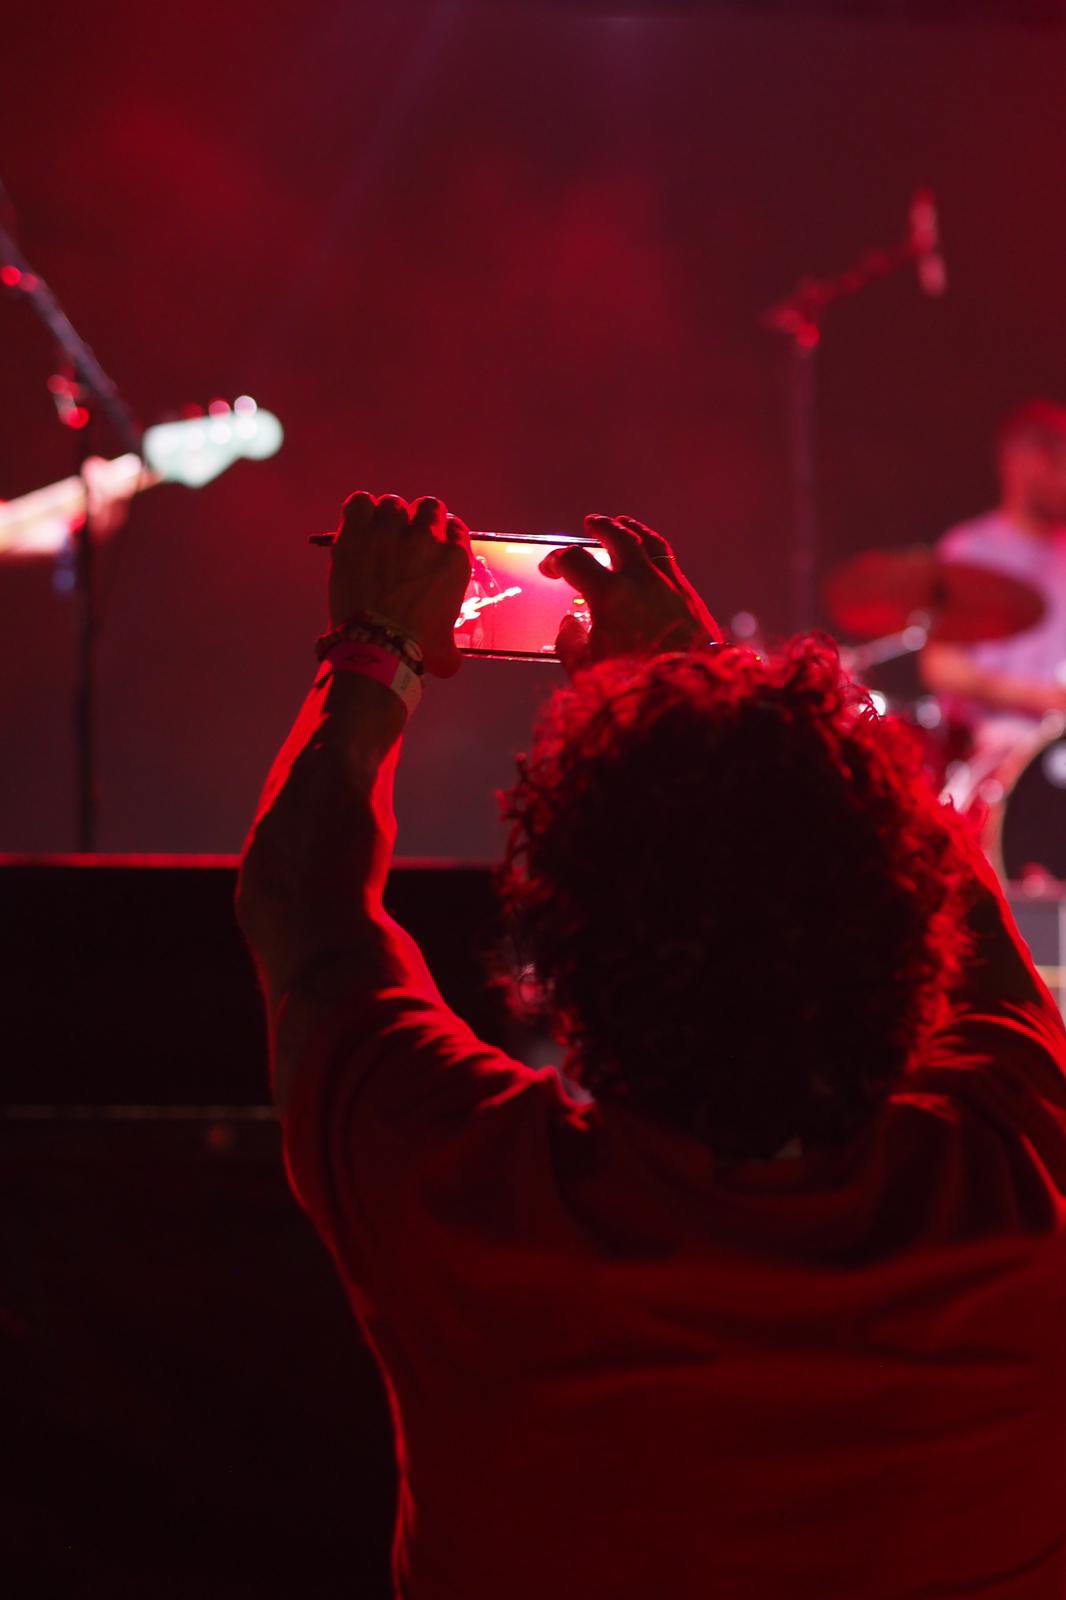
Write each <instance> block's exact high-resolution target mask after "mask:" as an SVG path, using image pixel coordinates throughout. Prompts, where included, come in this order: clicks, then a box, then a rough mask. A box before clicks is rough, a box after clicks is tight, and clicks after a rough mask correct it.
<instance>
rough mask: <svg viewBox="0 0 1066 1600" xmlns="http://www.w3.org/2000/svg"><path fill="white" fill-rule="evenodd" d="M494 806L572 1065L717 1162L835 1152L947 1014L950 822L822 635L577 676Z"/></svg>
mask: <svg viewBox="0 0 1066 1600" xmlns="http://www.w3.org/2000/svg"><path fill="white" fill-rule="evenodd" d="M501 805H502V810H503V815H504V818H505V819H506V820H509V821H510V823H511V830H510V836H509V841H508V847H507V851H506V856H505V860H504V865H503V867H502V868H501V870H500V877H499V887H500V892H501V897H502V901H503V906H504V912H505V916H506V920H507V923H508V926H509V929H510V933H511V937H512V940H513V944H514V948H515V952H516V954H517V957H518V959H519V961H520V962H524V963H527V964H528V967H529V968H531V969H532V972H533V974H534V975H535V979H536V983H537V985H538V987H539V989H540V992H541V994H542V997H543V1004H544V1011H545V1014H546V1015H548V1016H550V1017H551V1018H552V1021H553V1026H554V1029H555V1032H556V1035H557V1037H558V1038H559V1040H560V1041H561V1042H562V1044H563V1045H564V1046H565V1047H566V1049H567V1061H566V1068H567V1070H568V1071H569V1072H570V1073H571V1074H572V1075H573V1076H574V1077H575V1078H576V1079H577V1080H578V1081H579V1082H580V1083H582V1084H583V1085H584V1086H585V1087H586V1088H587V1089H588V1090H589V1091H590V1092H591V1093H592V1094H593V1095H595V1096H597V1097H598V1096H600V1095H610V1096H615V1097H620V1098H622V1099H625V1100H626V1101H628V1102H630V1103H631V1104H632V1105H633V1106H634V1108H636V1109H639V1110H640V1111H642V1112H643V1113H645V1114H647V1115H649V1116H652V1117H654V1118H656V1119H658V1120H662V1121H665V1122H668V1123H672V1124H674V1125H677V1126H680V1127H683V1128H685V1129H686V1130H688V1131H689V1132H691V1133H694V1134H695V1135H696V1136H697V1137H700V1138H702V1139H703V1140H704V1141H705V1142H706V1143H707V1144H708V1145H709V1146H710V1148H711V1149H712V1151H713V1152H714V1153H715V1154H716V1156H718V1157H719V1158H720V1159H723V1160H741V1159H745V1158H765V1157H769V1156H771V1155H773V1154H774V1153H775V1152H776V1151H777V1150H778V1149H780V1148H781V1146H782V1145H783V1144H785V1143H787V1142H788V1141H789V1140H790V1139H792V1138H795V1137H798V1138H800V1139H802V1141H803V1142H804V1145H805V1147H812V1148H817V1147H824V1146H832V1145H839V1144H842V1143H844V1142H846V1141H847V1140H848V1139H850V1138H851V1137H852V1136H853V1135H854V1134H855V1133H857V1132H858V1131H859V1130H860V1129H861V1128H862V1127H863V1126H864V1125H865V1124H866V1123H867V1122H868V1121H869V1119H870V1118H871V1116H872V1114H873V1112H874V1111H875V1109H876V1107H877V1106H878V1104H879V1103H880V1102H881V1101H882V1100H883V1099H884V1097H885V1096H886V1095H887V1094H888V1093H889V1092H890V1091H891V1089H892V1088H893V1086H894V1085H895V1084H896V1083H897V1081H898V1080H899V1078H900V1077H901V1075H902V1074H903V1072H904V1071H905V1070H906V1067H907V1064H908V1062H909V1061H911V1060H912V1059H913V1058H914V1057H915V1055H916V1054H917V1053H919V1052H920V1051H921V1049H922V1046H923V1044H924V1042H925V1041H926V1039H927V1038H928V1036H929V1034H930V1032H931V1031H932V1030H933V1029H934V1028H935V1026H936V1025H937V1023H938V1021H939V1020H941V1019H942V1015H943V1010H944V1007H945V1004H946V996H947V994H948V992H949V990H950V987H951V985H952V983H953V982H954V981H955V980H956V979H957V977H958V974H959V971H960V967H961V963H962V961H963V959H964V957H965V953H966V948H967V943H966V941H967V935H966V933H965V931H964V929H965V917H964V910H965V905H964V894H965V885H966V884H967V882H968V881H969V875H968V873H967V870H966V866H965V859H966V858H965V854H964V852H963V851H962V850H961V849H960V846H959V841H958V832H957V830H958V828H959V826H960V825H959V823H958V821H957V820H956V819H955V817H954V815H953V813H951V812H949V811H946V810H945V809H944V808H942V807H941V806H940V805H939V804H938V803H937V801H936V798H935V796H934V795H933V792H932V790H931V788H930V786H929V784H928V782H927V780H926V779H925V777H924V776H923V773H922V771H921V764H920V757H919V752H918V750H917V747H916V744H915V742H914V740H913V738H912V736H911V735H910V733H909V731H908V730H907V729H906V728H904V727H903V726H902V725H900V724H898V723H895V722H893V721H891V720H882V719H881V718H879V717H878V715H877V713H876V712H875V710H874V709H873V707H872V705H871V703H870V700H869V697H868V696H867V695H866V693H865V691H863V690H862V689H860V688H859V687H858V686H856V685H854V684H853V683H851V682H850V681H849V679H848V678H847V676H846V675H845V674H844V673H843V671H842V669H841V666H840V661H839V658H838V655H837V652H836V648H835V646H834V645H833V643H832V641H831V640H828V639H825V638H822V637H820V636H811V637H807V638H800V639H796V640H794V641H793V642H792V643H791V644H790V645H788V646H787V647H786V648H785V649H784V650H783V651H782V652H781V653H780V654H778V655H776V656H775V657H773V658H772V659H762V658H760V657H759V656H757V655H755V654H754V653H753V652H752V651H750V650H747V649H740V648H733V647H726V648H721V649H718V650H709V651H703V652H699V653H690V654H680V655H679V654H673V655H662V656H657V657H655V658H652V659H648V660H635V659H632V658H627V659H622V660H616V661H612V662H607V663H603V664H601V665H600V666H598V667H594V668H591V669H590V670H588V671H586V672H584V673H582V674H580V675H579V676H578V677H577V679H576V681H575V682H574V684H573V685H572V686H571V687H570V688H568V689H564V690H561V691H560V692H559V693H558V694H557V695H556V696H555V697H554V698H553V699H552V700H551V702H550V703H549V704H548V705H547V707H546V708H545V710H544V711H543V713H542V715H541V717H540V719H539V721H538V724H537V728H536V731H535V735H534V747H533V750H532V754H531V755H529V756H528V757H527V756H522V757H519V762H518V781H517V783H516V785H515V787H514V788H513V789H512V790H511V791H510V793H509V794H506V795H503V796H501Z"/></svg>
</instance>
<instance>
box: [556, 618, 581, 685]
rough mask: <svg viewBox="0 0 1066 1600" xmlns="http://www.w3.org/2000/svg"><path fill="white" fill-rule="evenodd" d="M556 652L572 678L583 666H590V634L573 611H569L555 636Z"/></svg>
mask: <svg viewBox="0 0 1066 1600" xmlns="http://www.w3.org/2000/svg"><path fill="white" fill-rule="evenodd" d="M555 654H556V655H557V656H558V657H559V660H560V661H561V662H562V665H563V669H564V671H565V672H566V674H567V676H568V677H570V678H572V677H573V676H574V673H575V672H580V670H581V668H582V667H586V666H588V662H589V636H588V633H587V632H586V631H585V629H584V627H583V626H582V624H581V623H580V622H579V621H578V620H577V618H576V617H575V616H574V615H573V613H572V612H569V611H568V612H567V614H566V616H565V617H564V618H563V620H562V622H560V624H559V632H558V633H557V634H556V636H555Z"/></svg>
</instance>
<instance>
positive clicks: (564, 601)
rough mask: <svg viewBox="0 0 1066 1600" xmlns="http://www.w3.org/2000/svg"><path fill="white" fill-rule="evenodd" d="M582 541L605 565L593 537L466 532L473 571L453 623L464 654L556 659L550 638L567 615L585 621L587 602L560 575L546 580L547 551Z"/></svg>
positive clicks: (603, 552)
mask: <svg viewBox="0 0 1066 1600" xmlns="http://www.w3.org/2000/svg"><path fill="white" fill-rule="evenodd" d="M565 545H583V546H584V547H585V548H586V549H588V550H590V551H591V552H592V554H593V555H594V556H595V557H596V559H597V561H599V562H601V563H602V564H603V565H604V566H605V567H606V566H610V557H609V555H608V554H607V551H606V550H605V549H604V548H603V546H602V545H601V544H597V543H596V541H595V540H593V539H575V538H573V537H572V536H571V535H570V534H565V533H563V534H555V533H530V534H511V533H472V534H471V535H470V554H471V558H472V561H473V570H472V572H471V574H470V583H469V584H468V586H467V591H466V594H465V596H464V597H463V605H462V609H461V611H460V612H459V616H458V618H457V619H456V623H455V642H456V644H457V645H458V646H459V649H460V650H461V651H462V653H463V654H464V655H469V656H484V657H489V658H494V659H496V660H498V661H549V662H550V661H557V660H558V659H559V658H558V656H557V655H556V654H555V636H556V634H557V633H558V632H559V624H560V623H561V622H562V620H563V618H564V617H565V616H566V615H567V613H568V612H569V614H570V615H571V616H574V617H576V618H577V619H578V621H579V622H582V623H584V625H585V627H586V628H587V627H588V625H589V611H588V605H587V603H586V601H585V599H584V597H583V596H582V595H579V594H576V593H575V591H574V590H573V589H572V588H571V587H570V585H569V584H568V583H567V582H566V581H565V579H563V578H546V577H545V576H544V574H543V573H542V572H541V571H540V563H541V562H542V561H543V560H544V557H545V556H546V555H547V554H548V551H549V550H561V549H562V548H563V547H564V546H565Z"/></svg>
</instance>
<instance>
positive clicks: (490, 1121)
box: [282, 987, 581, 1287]
mask: <svg viewBox="0 0 1066 1600" xmlns="http://www.w3.org/2000/svg"><path fill="white" fill-rule="evenodd" d="M294 1083H295V1087H294V1091H293V1094H292V1097H291V1100H290V1102H289V1105H288V1108H287V1111H286V1113H285V1115H284V1117H283V1119H282V1126H283V1137H284V1154H285V1162H286V1167H287V1170H288V1174H289V1179H290V1182H291V1184H292V1187H293V1189H294V1190H295V1192H296V1195H297V1198H298V1199H299V1201H300V1203H301V1204H302V1206H303V1207H304V1209H305V1210H306V1211H307V1212H308V1213H309V1215H310V1216H311V1219H312V1221H313V1222H314V1223H315V1226H316V1227H317V1229H318V1230H319V1232H320V1233H321V1234H322V1235H323V1237H324V1238H325V1240H326V1242H327V1244H328V1245H329V1247H330V1248H331V1249H332V1250H333V1251H334V1253H335V1254H336V1255H339V1256H341V1257H343V1258H344V1266H345V1276H346V1277H347V1278H348V1279H349V1281H355V1282H361V1283H363V1284H364V1285H366V1286H367V1287H369V1286H370V1285H371V1283H372V1282H373V1280H375V1278H377V1277H378V1276H379V1266H380V1263H378V1264H375V1262H374V1260H373V1259H372V1257H373V1252H374V1248H375V1241H377V1243H378V1245H380V1244H381V1241H383V1240H384V1239H385V1238H397V1237H400V1236H402V1235H403V1234H404V1232H405V1231H406V1230H409V1229H411V1228H415V1227H421V1229H422V1231H423V1232H425V1231H427V1228H429V1226H430V1223H431V1221H432V1218H433V1216H434V1214H438V1215H440V1214H443V1212H445V1211H448V1210H453V1209H455V1208H456V1207H461V1206H462V1205H464V1204H466V1203H467V1202H466V1201H465V1200H463V1198H462V1195H463V1193H466V1194H468V1195H469V1194H472V1193H474V1192H477V1193H478V1195H479V1200H478V1204H479V1206H481V1207H482V1208H483V1209H485V1208H487V1212H488V1214H489V1215H491V1214H492V1208H493V1206H495V1207H497V1208H498V1209H501V1210H502V1209H505V1208H506V1207H508V1206H509V1205H511V1204H512V1203H513V1196H512V1195H511V1194H510V1191H509V1188H508V1178H509V1175H510V1176H513V1175H515V1174H521V1176H522V1178H523V1180H524V1181H525V1182H526V1183H527V1184H530V1188H531V1191H532V1183H531V1179H532V1177H533V1175H534V1174H535V1173H536V1172H537V1171H538V1170H539V1171H541V1172H543V1174H544V1176H545V1179H547V1177H548V1176H549V1175H550V1172H551V1168H552V1164H553V1146H554V1145H555V1143H556V1142H557V1136H558V1133H559V1130H560V1128H561V1127H563V1125H565V1124H567V1123H568V1122H569V1123H571V1124H573V1125H574V1126H575V1127H576V1125H577V1123H579V1122H580V1121H581V1108H580V1106H579V1105H578V1104H577V1103H576V1102H575V1101H574V1100H573V1098H572V1097H571V1095H570V1094H569V1092H568V1090H567V1089H566V1088H565V1086H564V1085H563V1082H562V1080H561V1078H560V1076H559V1074H558V1073H557V1072H556V1071H555V1069H554V1068H551V1067H548V1068H540V1069H535V1068H532V1067H528V1066H525V1065H524V1064H523V1063H522V1062H520V1061H517V1060H514V1059H513V1058H512V1057H510V1056H508V1055H507V1054H506V1052H504V1051H502V1050H500V1049H497V1048H496V1047H495V1046H493V1045H490V1044H488V1043H486V1042H485V1041H484V1040H481V1039H479V1038H478V1037H477V1035H476V1034H475V1033H474V1032H473V1030H472V1029H471V1028H470V1027H468V1025H467V1024H466V1023H465V1022H464V1021H463V1020H462V1019H461V1018H460V1017H458V1016H457V1015H456V1014H455V1013H454V1012H453V1011H451V1010H450V1009H449V1008H448V1007H447V1006H446V1005H445V1004H444V1003H443V1002H442V1001H441V1000H440V999H439V997H437V996H434V995H429V994H422V993H419V992H418V991H417V990H414V989H408V988H402V987H395V988H388V989H382V990H379V991H378V992H376V993H374V994H370V995H365V996H361V997H359V998H357V999H353V1000H352V1002H351V1003H350V1004H348V1005H346V1006H338V1007H337V1008H336V1009H335V1010H334V1011H333V1013H332V1014H331V1015H329V1016H328V1017H326V1018H325V1019H323V1021H322V1023H321V1025H320V1026H319V1028H318V1030H317V1032H316V1033H315V1035H314V1036H313V1037H312V1038H311V1040H310V1042H309V1043H308V1046H307V1048H306V1051H305V1053H304V1057H303V1059H302V1060H301V1062H300V1063H299V1070H298V1072H297V1073H296V1074H295V1078H294ZM486 1187H487V1188H488V1189H490V1190H491V1191H492V1193H491V1194H486ZM430 1231H431V1230H430Z"/></svg>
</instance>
